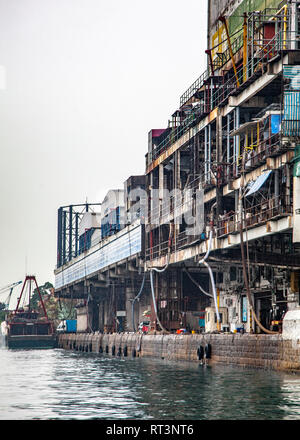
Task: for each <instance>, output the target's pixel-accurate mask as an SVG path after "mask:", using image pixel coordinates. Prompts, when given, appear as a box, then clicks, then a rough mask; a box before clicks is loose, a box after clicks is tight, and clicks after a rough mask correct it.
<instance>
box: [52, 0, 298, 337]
mask: <svg viewBox="0 0 300 440" xmlns="http://www.w3.org/2000/svg"><path fill="white" fill-rule="evenodd" d="M299 25H300V1H296V0H289V1H287V0H286V1H279V0H220V1H217V0H208V34H207V47H208V49H207V51H206V53H207V70H206V71H205V72H204V73H202V74H201V76H199V78H198V79H197V80H196V81H195V82H194V83H193V84H192V85H191V86H190V87H189V88H188V89H187V90H186V92H185V93H183V95H182V96H181V98H180V104H179V107H178V109H175V111H174V113H173V114H172V115H171V118H170V120H169V121H168V124H167V127H166V128H160V129H152V130H150V131H149V135H148V151H147V154H146V170H145V175H143V176H131V177H130V178H129V179H128V180H127V181H126V182H125V183H124V190H119V189H118V190H110V191H109V192H108V193H107V196H106V197H105V199H104V200H103V202H102V203H101V204H100V203H99V204H95V205H91V204H87V203H86V204H82V205H70V206H66V207H61V208H60V209H59V210H58V241H57V250H58V253H57V267H56V269H55V294H56V296H58V297H60V298H67V299H69V300H71V301H74V302H75V303H76V307H77V318H78V330H79V331H97V330H99V331H101V332H123V331H134V330H137V326H138V323H140V322H142V321H149V327H150V329H152V330H158V331H160V330H164V331H168V332H176V331H178V330H179V329H181V328H185V329H187V330H190V331H195V332H214V331H216V332H219V331H224V332H228V331H230V332H237V331H240V330H241V329H242V330H243V331H245V332H249V333H261V332H276V331H281V324H282V320H283V318H284V316H285V314H286V312H287V311H291V310H294V311H295V310H298V309H299V305H300V303H299V272H300V29H299ZM132 194H134V195H135V196H136V195H138V197H132ZM137 200H138V202H137ZM132 212H133V213H134V215H132ZM154 299H155V300H154Z"/></svg>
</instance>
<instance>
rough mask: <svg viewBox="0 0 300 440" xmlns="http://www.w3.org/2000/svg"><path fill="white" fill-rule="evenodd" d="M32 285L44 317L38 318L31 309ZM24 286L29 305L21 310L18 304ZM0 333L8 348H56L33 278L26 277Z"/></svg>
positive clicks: (51, 327) (49, 322)
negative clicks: (27, 294)
mask: <svg viewBox="0 0 300 440" xmlns="http://www.w3.org/2000/svg"><path fill="white" fill-rule="evenodd" d="M33 285H35V286H36V289H37V292H38V294H39V300H40V303H41V306H42V309H43V313H44V316H40V314H39V313H38V312H37V311H36V310H33V309H32V307H31V302H30V299H31V288H32V286H33ZM26 286H27V287H29V289H28V290H29V304H28V305H27V306H24V307H22V308H21V307H20V303H21V299H22V297H23V294H24V292H25V287H26ZM23 300H24V298H23ZM1 331H2V335H4V338H5V345H6V346H7V347H8V348H54V347H55V346H56V333H55V331H54V326H53V323H52V322H51V321H50V320H49V319H48V316H47V311H46V308H45V305H44V302H43V298H42V295H41V293H40V290H39V287H38V285H37V282H36V278H35V276H33V275H27V276H26V278H25V281H24V283H23V287H22V291H21V295H20V297H19V298H18V303H17V306H16V309H15V310H14V311H13V312H11V313H9V314H8V315H7V316H6V320H5V321H4V322H2V324H1Z"/></svg>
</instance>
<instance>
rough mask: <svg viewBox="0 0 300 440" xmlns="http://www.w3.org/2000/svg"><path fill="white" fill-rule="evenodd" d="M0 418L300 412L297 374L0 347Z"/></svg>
mask: <svg viewBox="0 0 300 440" xmlns="http://www.w3.org/2000/svg"><path fill="white" fill-rule="evenodd" d="M0 368H1V375H0V419H1V420H12V419H14V420H27V419H30V420H32V419H42V420H45V419H82V420H83V419H103V420H104V419H106V420H115V419H155V420H220V419H222V420H225V419H226V420H229V419H230V420H241V419H243V420H253V419H255V420H284V419H286V420H287V419H290V420H291V419H298V420H299V419H300V375H293V374H282V373H277V372H272V371H264V370H254V369H253V370H252V369H243V368H239V367H231V366H224V365H217V366H211V367H210V366H207V367H203V366H199V365H198V364H197V363H193V364H190V363H187V362H177V363H175V362H169V361H164V360H153V359H145V358H144V359H143V358H134V359H131V358H126V360H125V359H120V358H110V357H105V356H103V355H97V354H88V353H86V354H85V353H77V352H69V351H64V350H60V349H55V350H7V349H5V348H2V349H0Z"/></svg>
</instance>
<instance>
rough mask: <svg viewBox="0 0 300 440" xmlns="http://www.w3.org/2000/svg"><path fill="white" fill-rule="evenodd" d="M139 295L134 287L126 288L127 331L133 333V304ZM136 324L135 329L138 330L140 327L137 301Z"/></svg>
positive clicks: (137, 303)
mask: <svg viewBox="0 0 300 440" xmlns="http://www.w3.org/2000/svg"><path fill="white" fill-rule="evenodd" d="M137 294H138V291H136V290H135V288H134V287H126V288H125V295H126V331H128V332H133V331H134V328H133V320H132V302H133V299H134V298H135V297H136V295H137ZM134 324H135V329H136V330H137V328H138V325H139V302H138V301H136V302H135V303H134Z"/></svg>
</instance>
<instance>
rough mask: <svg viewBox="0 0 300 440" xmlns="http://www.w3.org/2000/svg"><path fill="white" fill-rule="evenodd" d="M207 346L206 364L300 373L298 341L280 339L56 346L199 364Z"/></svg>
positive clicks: (90, 340)
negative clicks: (199, 354) (223, 364)
mask: <svg viewBox="0 0 300 440" xmlns="http://www.w3.org/2000/svg"><path fill="white" fill-rule="evenodd" d="M207 344H210V346H211V359H209V362H210V363H214V362H217V363H226V364H236V365H240V366H244V367H256V368H265V369H274V370H283V371H299V372H300V340H293V341H292V340H284V339H283V338H282V337H281V335H250V334H228V335H226V334H222V335H220V334H203V335H198V334H197V335H162V334H156V335H140V334H136V333H123V334H75V333H74V334H62V335H60V336H59V342H58V346H59V347H60V348H64V349H71V350H76V351H84V352H94V353H103V354H106V355H109V356H122V357H123V356H124V357H126V356H128V357H131V356H134V357H135V356H142V357H155V358H164V359H168V360H184V361H193V362H199V358H198V354H197V351H198V349H199V347H200V346H202V347H203V348H205V346H206V345H207Z"/></svg>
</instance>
